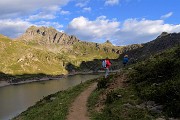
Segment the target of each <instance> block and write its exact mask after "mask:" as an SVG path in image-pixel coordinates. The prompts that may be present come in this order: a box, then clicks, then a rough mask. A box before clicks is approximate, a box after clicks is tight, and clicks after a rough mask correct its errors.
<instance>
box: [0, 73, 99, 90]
mask: <svg viewBox="0 0 180 120" xmlns="http://www.w3.org/2000/svg"><path fill="white" fill-rule="evenodd" d="M99 73H103V71H98V72H93V71H89V72H74V73H69V74H67V75H56V76H47V77H40V78H37V77H36V78H33V79H32V78H30V79H25V80H24V79H23V80H21V81H19V82H10V80H0V88H1V87H6V86H9V85H20V84H26V83H32V82H41V81H48V80H57V79H61V78H64V77H68V76H73V75H83V74H84V75H86V74H99Z"/></svg>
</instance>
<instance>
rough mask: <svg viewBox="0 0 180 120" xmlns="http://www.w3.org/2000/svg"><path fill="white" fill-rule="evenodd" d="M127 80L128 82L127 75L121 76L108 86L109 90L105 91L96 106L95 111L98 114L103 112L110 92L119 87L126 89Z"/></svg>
mask: <svg viewBox="0 0 180 120" xmlns="http://www.w3.org/2000/svg"><path fill="white" fill-rule="evenodd" d="M126 80H127V77H126V75H125V74H119V75H118V76H117V78H115V79H114V81H113V82H111V83H109V84H108V85H107V88H106V89H105V91H104V92H103V93H102V94H101V95H100V96H99V99H98V102H97V104H96V105H95V110H96V111H97V112H101V111H102V110H103V108H104V104H105V101H106V97H107V94H109V93H110V92H112V91H114V90H116V89H117V88H119V87H125V86H126V85H127V84H126Z"/></svg>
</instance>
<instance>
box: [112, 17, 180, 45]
mask: <svg viewBox="0 0 180 120" xmlns="http://www.w3.org/2000/svg"><path fill="white" fill-rule="evenodd" d="M164 31H165V32H169V33H172V32H180V25H171V24H165V23H164V21H163V20H146V19H141V20H137V19H127V20H126V21H125V22H124V23H123V25H122V26H121V28H120V30H119V31H118V32H117V34H116V39H115V40H114V43H115V44H118V45H121V44H125V45H127V44H135V43H145V42H148V41H150V40H153V39H155V38H156V37H157V36H158V35H160V34H161V33H162V32H164Z"/></svg>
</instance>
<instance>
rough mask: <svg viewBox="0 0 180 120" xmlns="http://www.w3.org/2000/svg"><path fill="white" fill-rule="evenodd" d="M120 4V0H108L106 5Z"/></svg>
mask: <svg viewBox="0 0 180 120" xmlns="http://www.w3.org/2000/svg"><path fill="white" fill-rule="evenodd" d="M117 4H119V0H106V1H105V5H117Z"/></svg>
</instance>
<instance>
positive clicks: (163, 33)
mask: <svg viewBox="0 0 180 120" xmlns="http://www.w3.org/2000/svg"><path fill="white" fill-rule="evenodd" d="M167 35H169V33H168V32H162V33H161V34H160V35H159V36H158V37H157V38H161V37H164V36H167Z"/></svg>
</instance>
